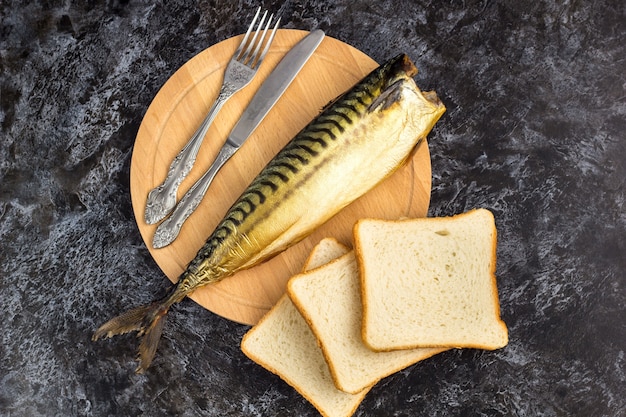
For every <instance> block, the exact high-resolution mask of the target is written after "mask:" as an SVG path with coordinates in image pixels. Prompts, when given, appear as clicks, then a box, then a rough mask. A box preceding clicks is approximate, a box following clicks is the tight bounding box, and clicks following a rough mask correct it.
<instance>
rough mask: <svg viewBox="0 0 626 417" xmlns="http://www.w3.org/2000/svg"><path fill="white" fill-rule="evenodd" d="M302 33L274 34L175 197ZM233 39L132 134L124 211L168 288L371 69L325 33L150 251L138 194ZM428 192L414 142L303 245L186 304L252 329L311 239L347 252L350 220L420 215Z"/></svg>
mask: <svg viewBox="0 0 626 417" xmlns="http://www.w3.org/2000/svg"><path fill="white" fill-rule="evenodd" d="M307 33H308V32H306V31H300V30H287V29H281V30H279V31H278V33H277V35H276V38H275V40H274V44H273V45H272V48H271V50H270V51H269V53H268V55H267V56H266V58H265V61H264V62H263V65H261V68H260V70H259V73H258V74H257V76H256V77H255V79H254V80H253V81H252V83H251V84H250V85H249V86H248V87H247V88H245V89H244V90H242V91H240V92H239V93H237V94H236V95H234V96H233V97H232V98H231V99H230V100H229V101H228V102H227V103H226V104H225V105H224V107H223V108H222V110H221V111H220V113H219V114H218V115H217V117H216V119H215V121H214V122H213V125H212V126H211V127H210V129H209V131H208V134H207V136H206V137H205V140H204V143H203V145H202V147H201V148H200V152H199V154H198V159H197V161H196V165H195V166H194V168H193V170H192V171H191V173H190V175H189V177H188V178H187V179H186V180H185V181H184V182H183V183H182V185H181V188H180V190H179V196H178V198H180V197H181V196H182V194H183V193H184V192H186V191H187V190H188V189H189V187H190V186H191V185H192V184H193V183H194V182H195V181H196V180H197V179H198V178H199V177H200V176H201V175H202V173H203V172H204V171H205V170H206V169H207V168H208V167H209V165H210V164H211V162H212V161H213V159H214V158H215V156H216V155H217V152H218V151H219V148H220V147H221V146H222V144H223V143H224V141H225V140H226V137H227V136H228V133H229V132H230V130H231V129H232V128H233V126H234V125H235V123H236V122H237V118H238V117H239V115H241V113H242V112H243V110H244V109H245V107H246V106H247V104H248V103H249V101H250V100H251V99H252V96H253V94H254V92H255V91H256V90H257V89H258V87H259V86H260V84H261V83H262V81H263V80H264V79H265V78H266V77H267V75H268V74H269V73H270V72H271V70H272V69H273V68H274V67H275V66H276V64H277V63H278V62H279V61H280V59H281V58H282V57H283V56H284V54H285V53H286V52H287V51H288V50H289V48H291V47H292V46H293V45H295V44H296V43H297V42H298V41H299V40H300V39H301V38H303V37H304V36H306V35H307ZM240 41H241V36H237V37H234V38H230V39H227V40H225V41H223V42H220V43H218V44H216V45H214V46H211V47H210V48H208V49H206V50H204V51H202V52H201V53H199V54H198V55H197V56H195V57H194V58H192V59H191V60H189V61H188V62H187V63H186V64H185V65H183V66H182V67H181V68H180V69H179V70H178V71H177V72H176V73H174V74H173V75H172V77H171V78H170V79H169V80H168V81H167V82H166V84H164V85H163V87H162V88H161V90H160V91H159V92H158V94H157V95H156V97H155V98H154V100H153V102H152V103H151V105H150V107H149V108H148V110H147V112H146V115H145V117H144V119H143V121H142V124H141V126H140V129H139V131H138V133H137V138H136V141H135V147H134V150H133V156H132V161H131V172H130V185H131V198H132V204H133V209H134V213H135V217H136V220H137V225H138V227H139V230H140V232H141V236H142V238H143V240H144V242H145V244H146V246H147V247H148V250H149V251H150V253H151V254H152V256H153V258H154V259H155V261H156V262H157V264H158V265H159V267H160V268H161V269H162V270H163V272H164V273H165V274H166V275H167V276H168V278H169V279H170V280H171V281H172V282H176V280H177V279H178V276H179V275H180V274H181V273H182V271H183V270H184V268H185V267H186V265H187V264H188V263H189V261H191V259H193V257H194V256H195V255H196V253H197V251H198V250H199V249H200V247H201V246H202V244H203V243H204V241H205V240H206V238H207V237H208V236H209V235H210V234H211V232H212V231H213V229H214V228H215V226H216V225H217V224H218V222H219V221H220V220H221V219H222V217H223V215H224V214H225V213H226V211H227V210H228V209H229V208H230V206H231V205H232V204H233V203H234V201H235V200H236V199H237V197H238V196H239V195H240V194H241V193H242V191H243V190H244V189H245V188H246V187H247V185H248V184H249V183H250V182H251V180H252V179H253V178H254V177H255V176H256V175H257V174H258V173H259V172H260V171H261V169H262V168H263V166H264V165H265V164H266V163H267V162H268V161H269V160H270V159H271V158H272V157H273V156H274V155H275V154H276V153H277V152H278V151H279V150H280V149H281V148H282V146H283V145H284V144H285V143H287V142H288V141H289V140H290V139H291V138H292V137H293V136H295V135H296V133H298V131H299V130H301V129H302V128H303V127H304V126H305V125H306V124H307V123H308V122H309V121H310V120H312V119H313V118H314V117H315V116H316V115H317V114H318V113H319V112H320V110H321V109H322V107H324V106H325V105H326V104H327V103H328V102H330V101H331V100H332V99H334V98H335V97H336V96H338V95H339V94H341V93H343V92H344V91H346V90H347V89H349V88H350V87H351V86H352V85H354V84H355V83H356V82H357V81H359V80H360V79H361V78H363V77H364V76H365V75H366V74H367V73H369V72H370V71H371V70H372V69H374V68H375V67H377V63H376V62H375V61H373V60H372V59H371V58H369V57H368V56H367V55H365V54H364V53H362V52H360V51H359V50H357V49H355V48H353V47H351V46H350V45H347V44H345V43H343V42H340V41H338V40H336V39H333V38H330V37H328V36H327V37H326V38H325V39H324V40H323V41H322V43H321V44H320V46H319V48H318V49H317V51H316V52H315V54H314V55H313V56H312V57H311V58H310V60H309V61H308V62H307V64H306V65H305V66H304V68H303V69H302V71H301V72H300V74H299V75H298V77H297V78H296V79H295V80H294V81H293V83H292V84H291V86H290V87H289V88H288V89H287V91H286V92H285V94H284V95H283V97H282V98H281V99H280V100H279V102H278V103H277V104H276V106H275V107H274V108H273V109H272V110H271V111H270V113H269V114H268V115H267V117H266V118H265V120H264V121H263V122H262V123H261V124H260V125H259V127H258V128H257V129H256V130H255V132H254V133H253V134H252V136H251V137H250V138H249V139H248V141H247V142H246V143H245V144H244V145H243V147H242V148H241V149H240V150H239V151H238V152H237V153H236V154H235V155H234V156H233V157H232V158H231V160H230V161H229V162H227V163H226V165H225V166H224V167H223V168H222V170H221V171H220V172H218V174H217V176H216V177H215V180H214V182H213V184H212V185H211V187H210V188H209V190H208V192H207V194H206V196H205V198H204V200H203V202H202V203H201V204H200V206H199V207H198V209H197V210H196V212H195V213H194V214H193V215H192V216H191V217H190V218H189V219H188V220H187V222H186V223H185V225H184V226H183V228H182V230H181V233H180V235H179V237H178V238H177V239H176V241H174V242H173V243H172V244H171V245H169V246H167V247H165V248H162V249H154V248H152V243H151V242H152V237H153V235H154V231H155V229H156V225H148V224H146V223H145V221H144V215H143V213H144V209H145V204H146V197H147V195H148V192H149V191H150V190H151V189H152V188H153V187H155V186H157V185H158V184H160V183H161V182H162V181H163V179H164V178H165V175H166V171H167V167H168V166H169V164H170V162H171V161H172V159H173V158H174V156H175V155H176V154H177V153H178V152H179V150H180V149H181V148H182V147H183V145H184V144H185V143H186V142H187V140H188V139H189V138H190V137H191V135H192V134H193V132H194V131H195V130H196V128H197V127H198V126H199V124H200V122H201V120H202V119H203V118H204V116H205V115H206V113H207V111H208V109H209V107H210V106H211V104H212V103H213V101H214V100H215V98H216V96H217V93H218V91H219V88H220V86H221V83H222V77H223V72H224V69H225V67H226V64H227V63H228V60H229V59H230V58H231V56H232V54H233V53H234V51H235V49H236V47H237V45H238V44H239V42H240ZM370 168H371V167H364V169H370ZM346 181H350V178H337V183H341V182H346ZM430 187H431V165H430V154H429V152H428V145H427V143H426V142H423V143H422V144H421V145H420V146H419V148H418V149H417V151H416V152H415V154H414V156H413V158H412V159H411V160H410V161H409V163H407V165H405V166H404V167H402V168H400V170H398V171H397V172H396V173H395V174H394V175H392V176H391V177H389V178H387V179H386V180H385V181H384V182H383V183H381V184H380V185H378V186H377V187H376V188H375V189H373V190H371V191H370V192H369V193H367V194H366V195H364V196H363V197H361V198H360V199H358V200H357V201H355V202H354V203H352V204H351V205H350V206H348V207H346V208H345V209H344V210H342V211H341V212H340V213H339V214H337V215H336V216H335V217H334V218H332V219H331V220H330V221H329V222H327V223H326V224H324V225H322V226H321V227H320V228H318V229H317V230H316V231H315V232H314V233H313V234H312V235H311V236H309V237H308V238H307V239H305V240H303V241H302V242H300V243H298V244H297V245H295V246H293V247H292V248H290V249H288V250H287V251H285V252H283V253H282V254H279V255H278V256H276V257H274V258H273V259H271V260H269V261H267V262H265V263H264V264H261V265H258V266H256V267H254V268H252V269H250V270H247V271H242V272H240V273H238V274H236V275H234V276H233V277H230V278H227V279H225V280H223V281H222V282H220V283H217V284H213V285H209V286H206V287H203V288H200V289H198V290H196V291H195V292H194V293H193V294H191V295H190V298H192V299H193V300H194V301H196V302H197V303H199V304H200V305H202V306H203V307H205V308H207V309H209V310H211V311H212V312H214V313H216V314H218V315H221V316H223V317H225V318H227V319H230V320H234V321H236V322H240V323H244V324H254V323H256V322H257V321H258V320H259V319H260V318H261V317H262V316H263V314H264V313H265V312H266V311H267V310H269V309H270V308H271V307H272V305H273V304H274V303H275V302H276V301H277V300H278V298H279V297H280V296H281V295H282V294H283V293H284V291H285V287H286V283H287V281H288V279H289V278H290V277H291V276H292V275H293V274H295V273H297V272H298V271H300V269H301V268H302V264H303V262H304V260H305V259H306V257H307V255H308V253H309V251H310V249H311V248H312V247H313V246H314V245H315V244H316V243H317V242H318V241H319V240H320V239H322V238H324V237H328V236H332V237H335V238H337V239H338V240H339V241H341V242H343V243H344V244H347V245H349V246H351V243H352V226H353V225H354V222H355V221H356V220H357V219H359V218H363V217H377V218H387V219H397V218H400V217H423V216H425V215H426V212H427V210H428V205H429V200H430ZM311 210H315V207H311ZM302 215H303V216H306V213H303V214H302ZM146 284H147V285H150V283H149V282H148V283H146Z"/></svg>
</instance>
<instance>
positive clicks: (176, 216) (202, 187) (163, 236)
mask: <svg viewBox="0 0 626 417" xmlns="http://www.w3.org/2000/svg"><path fill="white" fill-rule="evenodd" d="M236 151H237V148H236V147H234V146H232V145H231V144H230V143H228V142H226V143H225V144H224V146H223V147H222V149H220V152H219V153H218V154H217V158H216V159H215V161H214V162H213V164H211V166H210V167H209V169H208V170H207V171H206V172H205V173H204V175H202V177H200V179H198V181H196V183H195V184H194V185H193V186H192V187H191V188H190V189H189V191H187V193H186V194H185V195H184V196H183V198H182V199H181V200H180V202H179V203H178V205H177V206H176V209H175V210H174V212H173V213H172V215H171V216H170V217H168V218H167V219H166V220H165V221H164V222H163V223H161V224H160V225H159V227H157V229H156V232H155V233H154V237H153V239H152V246H153V247H154V248H156V249H159V248H162V247H164V246H167V245H169V244H170V243H172V242H173V241H174V240H175V239H176V237H177V236H178V234H179V233H180V229H181V228H182V227H183V223H185V221H186V220H187V218H188V217H189V216H191V214H192V213H193V212H194V211H195V210H196V209H197V208H198V206H199V205H200V202H201V201H202V199H203V198H204V195H205V194H206V192H207V190H208V189H209V185H211V182H213V178H215V174H217V171H219V170H220V168H221V167H222V166H223V165H224V164H225V163H226V161H228V160H229V159H230V157H231V156H233V154H234V153H235V152H236Z"/></svg>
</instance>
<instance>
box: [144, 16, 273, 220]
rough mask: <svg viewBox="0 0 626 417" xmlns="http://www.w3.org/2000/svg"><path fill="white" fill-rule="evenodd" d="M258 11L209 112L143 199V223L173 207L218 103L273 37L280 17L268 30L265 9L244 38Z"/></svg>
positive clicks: (240, 83) (242, 80)
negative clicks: (179, 188) (160, 182)
mask: <svg viewBox="0 0 626 417" xmlns="http://www.w3.org/2000/svg"><path fill="white" fill-rule="evenodd" d="M260 13H261V8H260V7H259V8H258V9H257V11H256V14H255V15H254V19H252V23H251V24H250V26H249V27H248V31H247V32H246V34H245V35H244V37H243V40H242V41H241V44H240V45H239V47H238V48H237V50H236V51H235V53H234V55H233V57H232V58H231V60H230V62H229V63H228V65H227V67H226V70H225V72H224V81H223V84H222V87H221V88H220V92H219V94H218V96H217V99H216V100H215V103H213V105H212V106H211V108H210V109H209V113H208V114H207V116H206V117H205V119H204V120H203V121H202V124H201V125H200V127H199V128H198V130H196V132H195V133H194V134H193V136H192V137H191V139H190V140H189V142H187V144H186V145H185V146H184V147H183V149H182V150H181V151H180V152H179V153H178V155H176V158H174V160H173V161H172V163H171V165H170V167H169V170H168V172H167V177H166V178H165V181H163V183H162V184H161V185H159V186H157V187H156V188H154V189H152V190H151V191H150V193H149V194H148V201H147V202H146V210H145V213H144V217H145V220H146V223H148V224H155V223H157V222H159V221H160V220H162V219H164V218H165V217H166V216H167V215H168V214H169V213H170V212H171V211H172V210H173V209H174V207H175V206H176V194H177V193H178V187H179V186H180V184H181V183H182V182H183V180H184V179H185V178H186V177H187V175H188V174H189V172H190V171H191V168H192V167H193V164H194V162H195V160H196V156H197V155H198V150H199V149H200V145H201V144H202V141H203V139H204V136H205V135H206V133H207V131H208V130H209V126H210V125H211V123H212V122H213V119H215V116H216V115H217V113H218V112H219V111H220V109H221V108H222V106H224V103H226V101H227V100H228V99H229V98H230V97H232V96H233V94H235V93H236V92H238V91H239V90H241V89H242V88H244V87H245V86H246V85H248V84H249V83H250V81H252V78H254V75H255V74H256V73H257V70H258V69H259V66H260V65H261V62H262V61H263V58H264V57H265V54H266V53H267V51H268V50H269V47H270V45H271V43H272V41H273V40H274V35H275V34H276V29H278V25H279V23H280V19H278V20H277V21H276V23H275V24H274V27H273V28H272V29H271V32H270V30H269V28H270V24H271V22H272V19H273V17H274V15H273V14H271V15H270V17H269V19H267V23H265V19H266V17H267V11H265V12H264V13H263V16H262V17H261V20H260V21H259V24H258V26H257V28H256V29H255V31H254V35H253V37H252V39H251V40H250V42H248V38H249V37H250V34H251V32H252V29H253V28H254V25H255V23H256V21H257V19H258V17H259V14H260ZM263 24H265V28H263ZM261 29H263V30H261ZM268 32H269V38H268V39H267V41H266V42H265V47H264V48H263V49H261V48H262V46H263V41H264V40H265V38H266V36H267V34H268Z"/></svg>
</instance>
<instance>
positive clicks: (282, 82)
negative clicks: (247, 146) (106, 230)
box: [152, 29, 324, 249]
mask: <svg viewBox="0 0 626 417" xmlns="http://www.w3.org/2000/svg"><path fill="white" fill-rule="evenodd" d="M322 39H324V32H323V31H322V30H319V29H317V30H314V31H313V32H311V33H309V34H308V35H307V36H305V37H304V38H303V39H302V40H301V41H300V42H298V43H297V44H296V45H295V46H294V47H293V48H291V50H289V52H287V54H286V55H285V56H284V57H283V59H282V60H281V61H280V62H279V63H278V65H276V68H274V70H273V71H272V72H271V73H270V75H269V76H268V77H267V79H266V80H265V81H264V82H263V84H262V85H261V87H260V88H259V90H258V91H257V92H256V94H255V95H254V97H253V98H252V101H250V104H248V107H246V109H245V111H244V112H243V114H242V115H241V118H240V119H239V121H238V122H237V124H236V125H235V127H234V128H233V130H231V132H230V134H229V135H228V138H227V139H226V143H224V145H223V146H222V148H221V149H220V151H219V153H218V155H217V158H216V159H215V161H214V162H213V164H212V165H211V167H209V169H208V170H207V171H206V172H205V173H204V175H202V177H200V179H198V181H196V183H195V184H194V185H193V186H192V187H191V188H190V189H189V191H187V193H186V194H185V195H184V196H183V198H181V200H180V202H179V203H178V204H177V205H176V208H175V209H174V211H173V212H172V215H171V216H170V217H168V218H167V219H166V220H165V221H163V223H161V224H160V225H159V226H158V227H157V230H156V232H155V234H154V237H153V239H152V246H153V247H154V248H157V249H158V248H162V247H165V246H167V245H169V244H170V243H172V242H173V241H174V240H175V239H176V237H177V236H178V234H179V233H180V229H181V228H182V226H183V223H185V221H186V220H187V218H188V217H189V216H190V215H191V214H192V213H193V212H194V211H195V210H196V208H197V207H198V205H199V204H200V201H202V199H203V198H204V195H205V194H206V191H207V190H208V188H209V185H210V184H211V182H212V181H213V178H214V177H215V174H217V171H219V169H220V168H221V167H222V166H223V165H224V164H225V163H226V161H228V160H229V159H230V157H231V156H233V154H234V153H235V152H237V150H238V149H239V148H240V147H241V146H242V145H243V143H244V142H245V141H246V139H248V137H250V135H251V134H252V132H253V131H254V130H255V129H256V128H257V126H258V125H259V124H260V123H261V121H263V119H264V118H265V116H266V115H267V113H268V112H269V111H270V109H271V108H272V107H273V106H274V104H276V102H277V101H278V99H279V98H280V97H281V96H282V95H283V93H284V92H285V90H286V89H287V87H289V85H290V84H291V82H292V81H293V79H294V78H295V77H296V75H297V74H298V72H300V69H302V67H303V66H304V64H305V63H306V62H307V60H308V59H309V57H310V56H311V55H312V54H313V52H315V50H316V49H317V47H318V45H319V44H320V43H321V42H322Z"/></svg>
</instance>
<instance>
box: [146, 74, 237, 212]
mask: <svg viewBox="0 0 626 417" xmlns="http://www.w3.org/2000/svg"><path fill="white" fill-rule="evenodd" d="M236 91H237V88H236V87H235V86H234V85H233V84H231V83H229V82H225V83H224V85H223V86H222V88H221V89H220V93H219V95H218V97H217V100H215V103H213V105H212V106H211V108H210V109H209V113H208V114H207V116H206V117H205V118H204V120H203V121H202V124H201V125H200V127H199V128H198V130H196V132H195V133H194V134H193V136H192V137H191V139H190V140H189V142H187V144H186V145H185V147H184V148H183V149H181V151H180V152H179V153H178V155H176V158H174V160H173V161H172V163H171V164H170V167H169V170H168V171H167V177H166V178H165V181H163V183H162V184H161V185H159V186H157V187H156V188H154V189H152V190H151V191H150V193H149V194H148V201H147V202H146V210H145V213H144V217H145V220H146V223H148V224H155V223H158V222H159V221H161V220H162V219H164V218H165V217H166V216H167V215H168V214H169V213H170V212H171V211H172V210H173V209H174V207H175V206H176V194H177V193H178V187H179V186H180V184H181V183H182V182H183V180H184V179H185V178H186V177H187V175H189V172H190V171H191V168H192V167H193V164H194V162H195V161H196V157H197V156H198V151H199V150H200V145H201V144H202V141H203V140H204V136H205V135H206V133H207V131H208V130H209V126H210V125H211V123H212V122H213V119H215V116H216V115H217V113H218V112H219V111H220V109H221V108H222V106H224V103H226V101H227V100H228V99H229V98H231V97H232V95H233V94H234V93H235V92H236Z"/></svg>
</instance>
